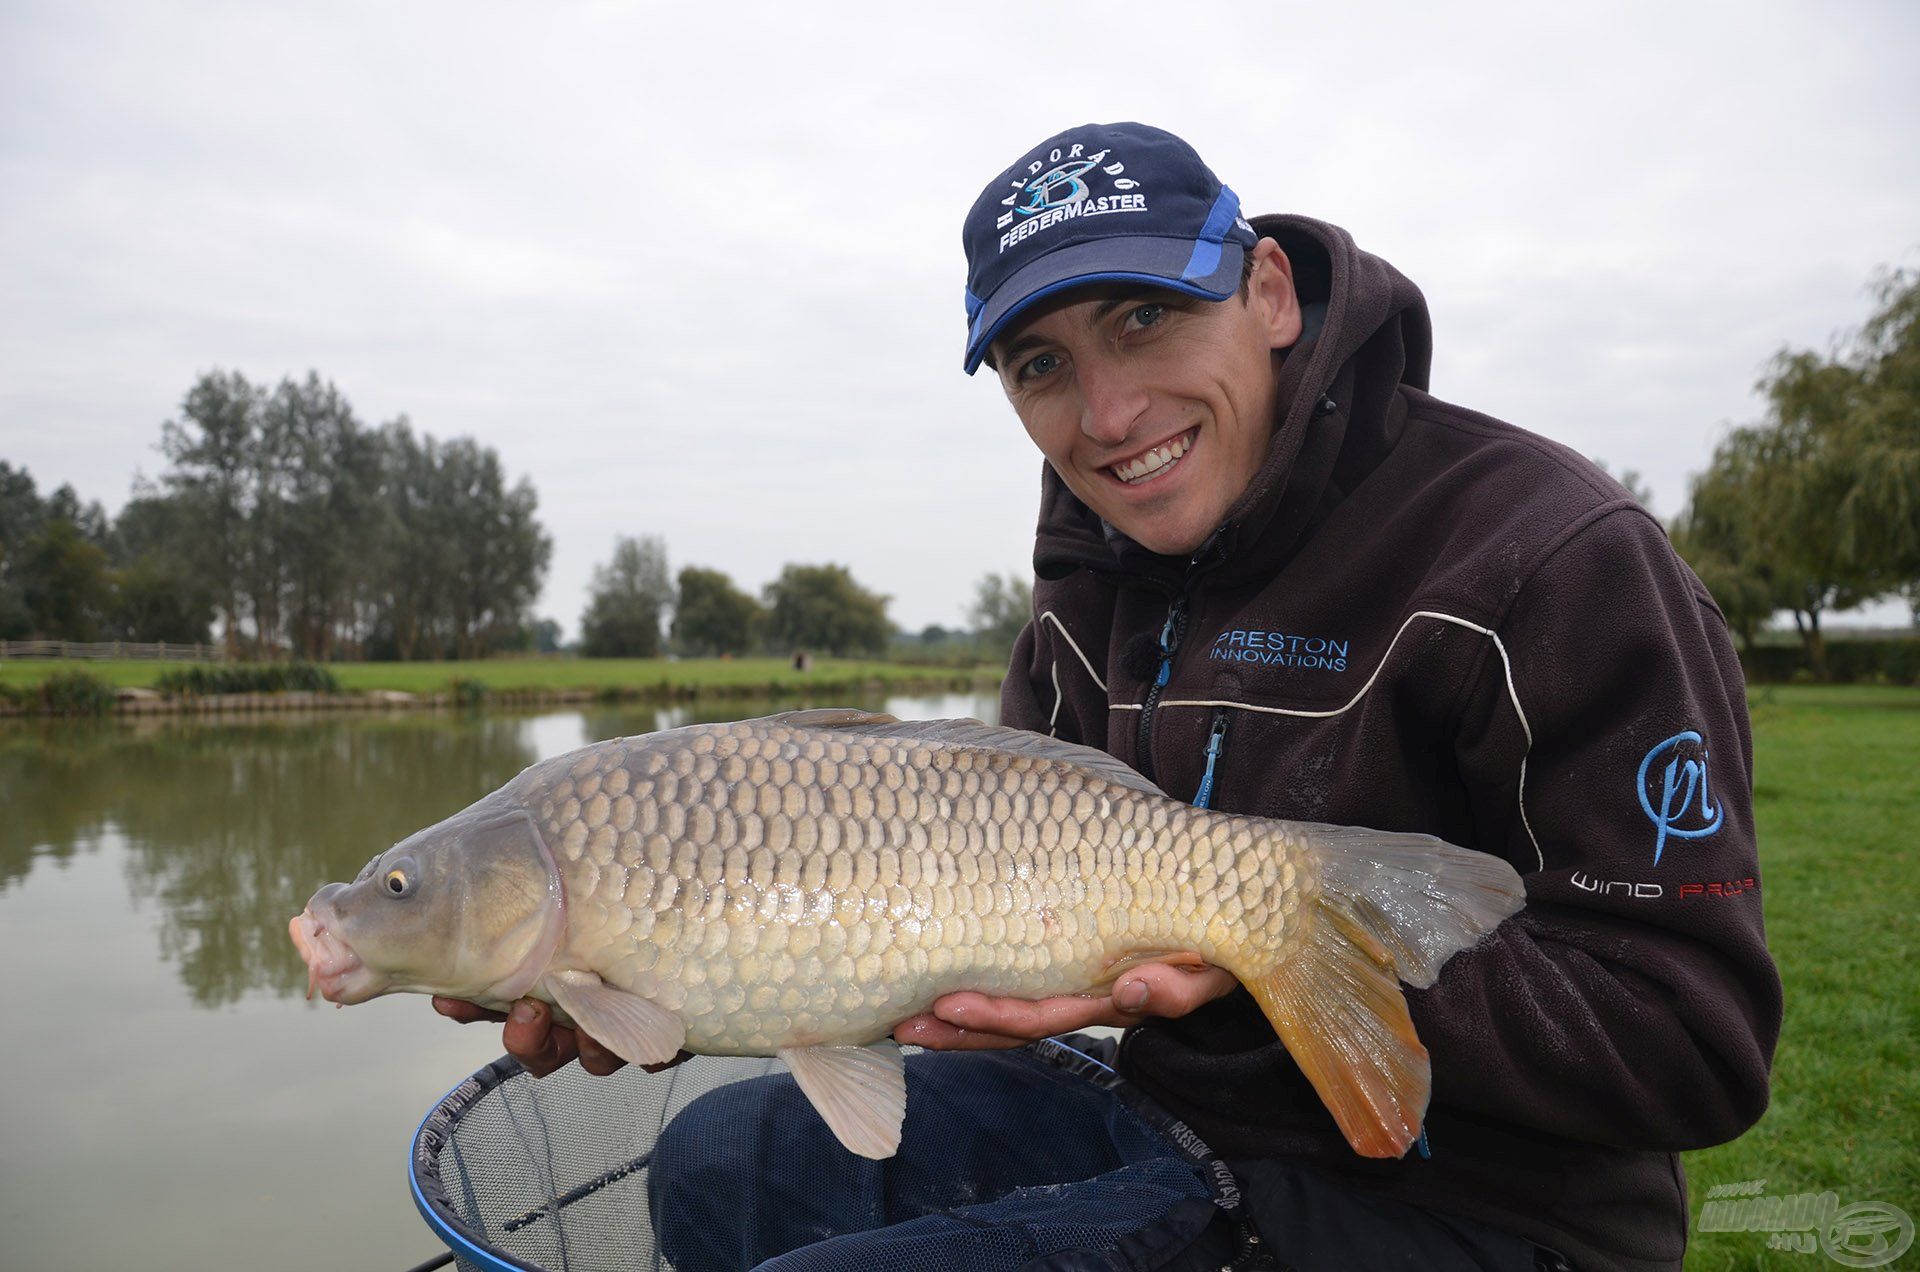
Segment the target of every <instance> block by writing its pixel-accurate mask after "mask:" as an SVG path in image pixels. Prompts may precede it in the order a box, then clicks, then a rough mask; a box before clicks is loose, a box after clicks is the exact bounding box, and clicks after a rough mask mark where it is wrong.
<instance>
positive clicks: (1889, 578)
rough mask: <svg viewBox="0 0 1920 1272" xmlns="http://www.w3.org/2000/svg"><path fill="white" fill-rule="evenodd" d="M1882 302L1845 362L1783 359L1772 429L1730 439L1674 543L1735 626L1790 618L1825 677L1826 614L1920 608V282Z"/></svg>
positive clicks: (1888, 285)
mask: <svg viewBox="0 0 1920 1272" xmlns="http://www.w3.org/2000/svg"><path fill="white" fill-rule="evenodd" d="M1875 294H1876V297H1877V299H1878V301H1879V308H1878V309H1877V310H1876V312H1875V313H1874V314H1873V316H1872V317H1871V318H1869V319H1868V321H1867V322H1866V323H1865V324H1864V325H1863V326H1862V327H1861V328H1860V330H1859V331H1858V332H1856V333H1854V334H1853V335H1852V336H1851V337H1850V338H1849V339H1847V340H1845V341H1843V342H1841V344H1840V346H1839V348H1838V350H1837V351H1836V352H1835V353H1834V354H1832V355H1822V354H1817V353H1814V352H1812V351H1810V350H1804V349H1800V350H1796V349H1783V350H1781V351H1780V353H1778V354H1777V355H1775V357H1774V358H1773V360H1772V362H1771V363H1769V365H1768V369H1767V373H1766V375H1765V376H1764V377H1762V379H1761V381H1760V384H1759V388H1760V390H1761V392H1762V393H1764V394H1765V396H1766V399H1767V405H1768V411H1767V418H1766V419H1765V420H1764V421H1762V422H1761V423H1758V424H1754V425H1748V426H1746V427H1743V428H1737V429H1734V430H1733V431H1732V432H1731V433H1730V434H1728V435H1727V437H1725V438H1724V439H1722V441H1721V443H1720V445H1719V446H1718V447H1716V448H1715V450H1714V455H1713V460H1712V462H1711V463H1710V464H1709V465H1708V468H1707V471H1706V472H1705V473H1703V474H1701V476H1700V477H1699V478H1697V479H1696V480H1695V482H1694V487H1693V495H1692V501H1691V503H1690V505H1689V507H1688V509H1687V511H1686V512H1685V513H1684V514H1682V516H1681V518H1680V521H1679V523H1678V524H1677V526H1676V531H1675V536H1674V540H1675V544H1676V546H1678V547H1679V548H1680V549H1681V551H1682V553H1683V554H1684V555H1685V556H1686V557H1687V559H1688V561H1689V562H1690V563H1691V564H1692V565H1693V567H1694V569H1695V570H1696V571H1697V572H1699V573H1700V575H1701V577H1702V578H1703V579H1704V580H1706V581H1707V584H1708V587H1709V588H1710V589H1712V590H1713V591H1714V594H1715V596H1716V597H1717V598H1718V599H1719V600H1720V602H1721V605H1722V608H1723V609H1728V610H1729V619H1730V620H1732V619H1733V617H1734V615H1733V612H1732V611H1733V610H1734V609H1740V610H1741V611H1742V612H1743V614H1745V615H1746V616H1747V617H1749V618H1750V617H1751V612H1752V610H1753V609H1754V608H1756V607H1757V606H1759V605H1761V604H1766V605H1769V606H1770V607H1771V608H1773V609H1782V610H1786V611H1787V612H1788V613H1790V614H1791V615H1792V617H1793V623H1794V627H1795V629H1796V630H1797V631H1798V633H1799V635H1800V640H1801V644H1802V646H1803V647H1804V649H1805V651H1806V657H1807V663H1808V665H1809V667H1810V668H1811V669H1812V671H1813V673H1814V675H1815V676H1817V677H1820V678H1822V679H1824V678H1825V676H1826V673H1827V663H1826V648H1825V642H1824V638H1823V634H1822V629H1821V622H1822V619H1823V617H1824V616H1825V615H1827V614H1829V613H1831V612H1833V611H1836V610H1846V609H1851V608H1853V607H1855V606H1858V605H1861V604H1864V603H1865V602H1867V601H1871V600H1874V599H1876V598H1878V597H1881V596H1885V595H1888V594H1890V593H1894V592H1901V593H1904V594H1905V595H1906V596H1907V597H1908V599H1909V601H1910V602H1912V603H1913V604H1915V605H1916V607H1920V276H1916V275H1915V274H1913V273H1912V272H1910V271H1901V272H1894V273H1890V274H1888V275H1886V276H1885V277H1883V278H1882V280H1881V281H1880V283H1879V284H1878V285H1877V286H1876V289H1875ZM1716 581H1717V582H1718V586H1716ZM1763 598H1764V599H1763ZM1748 634H1749V635H1750V634H1751V629H1750V628H1749V632H1748Z"/></svg>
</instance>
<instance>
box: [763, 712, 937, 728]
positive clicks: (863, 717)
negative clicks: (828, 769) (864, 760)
mask: <svg viewBox="0 0 1920 1272" xmlns="http://www.w3.org/2000/svg"><path fill="white" fill-rule="evenodd" d="M741 723H743V724H778V725H784V726H786V727H787V728H790V729H850V728H856V727H859V726H861V725H872V724H898V723H900V717H898V716H890V715H888V714H886V713H885V712H883V711H862V710H860V709H859V708H858V707H812V708H810V709H808V710H806V711H782V712H781V713H780V714H779V715H770V716H761V717H760V718H759V719H758V720H743V721H742V722H741Z"/></svg>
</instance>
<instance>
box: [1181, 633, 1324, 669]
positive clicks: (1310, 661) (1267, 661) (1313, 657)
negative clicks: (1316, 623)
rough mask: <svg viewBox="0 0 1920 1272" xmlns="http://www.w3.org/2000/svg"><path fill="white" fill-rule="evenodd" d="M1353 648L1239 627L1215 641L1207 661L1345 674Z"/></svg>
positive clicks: (1314, 639)
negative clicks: (1350, 651) (1342, 672)
mask: <svg viewBox="0 0 1920 1272" xmlns="http://www.w3.org/2000/svg"><path fill="white" fill-rule="evenodd" d="M1350 644H1351V642H1349V641H1344V640H1339V639H1336V638H1335V637H1332V636H1294V635H1291V634H1289V633H1287V632H1271V631H1261V630H1259V629H1257V628H1246V627H1236V628H1234V629H1232V630H1231V631H1224V632H1221V633H1220V634H1219V635H1218V636H1216V637H1214V640H1213V648H1212V649H1209V650H1208V651H1207V657H1208V658H1209V659H1212V660H1214V661H1216V662H1242V663H1252V664H1254V665H1255V666H1259V667H1297V668H1300V669H1301V670H1304V671H1345V670H1346V669H1347V657H1348V648H1349V646H1350Z"/></svg>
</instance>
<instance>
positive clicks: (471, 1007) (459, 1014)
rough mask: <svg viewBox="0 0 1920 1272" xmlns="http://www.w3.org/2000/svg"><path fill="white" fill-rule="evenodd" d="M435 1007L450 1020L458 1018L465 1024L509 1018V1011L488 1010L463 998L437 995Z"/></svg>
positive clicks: (434, 1002) (434, 1001)
mask: <svg viewBox="0 0 1920 1272" xmlns="http://www.w3.org/2000/svg"><path fill="white" fill-rule="evenodd" d="M433 1009H434V1010H435V1011H437V1012H439V1013H440V1014H441V1015H442V1016H445V1017H446V1018H447V1019H448V1020H457V1021H459V1022H460V1023H461V1024H463V1025H472V1024H477V1023H479V1022H480V1021H482V1020H505V1019H506V1018H507V1013H505V1012H504V1011H488V1010H487V1009H486V1008H485V1007H482V1006H479V1005H478V1004H476V1003H470V1002H467V1001H466V1000H465V999H462V998H441V997H438V996H437V995H436V996H435V998H434V1000H433Z"/></svg>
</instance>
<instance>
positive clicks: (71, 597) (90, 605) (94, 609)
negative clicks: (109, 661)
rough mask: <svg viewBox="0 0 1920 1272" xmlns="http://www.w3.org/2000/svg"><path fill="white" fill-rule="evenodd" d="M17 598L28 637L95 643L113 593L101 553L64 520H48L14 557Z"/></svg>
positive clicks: (106, 620) (105, 623) (102, 630)
mask: <svg viewBox="0 0 1920 1272" xmlns="http://www.w3.org/2000/svg"><path fill="white" fill-rule="evenodd" d="M19 579H20V596H21V600H22V601H23V602H24V603H25V606H26V612H27V621H28V625H29V628H30V630H31V632H32V634H33V635H35V636H39V637H42V638H44V639H48V640H78V641H91V640H99V639H100V637H101V636H102V635H104V634H105V632H106V630H107V627H108V624H109V621H110V620H109V610H110V609H111V607H112V604H113V589H112V585H111V583H110V582H109V580H108V578H107V554H106V551H105V549H103V548H101V547H100V545H99V544H97V543H89V542H88V541H87V539H86V536H84V535H83V534H81V533H80V527H79V526H78V525H76V524H75V523H74V522H72V521H70V520H68V519H67V518H65V517H60V518H56V519H51V520H49V521H48V522H47V523H46V524H45V525H44V526H42V527H41V529H40V532H39V533H38V534H36V535H34V537H33V538H32V539H30V540H29V541H28V542H27V544H26V548H25V550H24V551H22V552H21V554H20V570H19Z"/></svg>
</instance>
